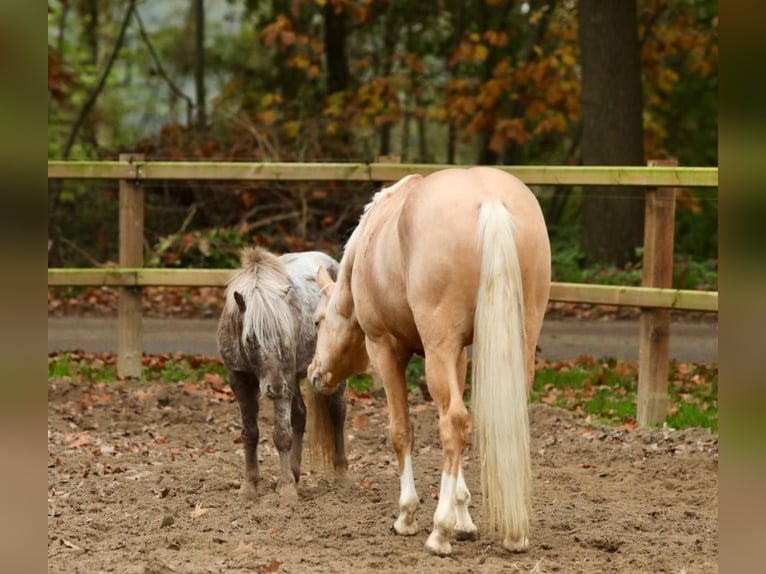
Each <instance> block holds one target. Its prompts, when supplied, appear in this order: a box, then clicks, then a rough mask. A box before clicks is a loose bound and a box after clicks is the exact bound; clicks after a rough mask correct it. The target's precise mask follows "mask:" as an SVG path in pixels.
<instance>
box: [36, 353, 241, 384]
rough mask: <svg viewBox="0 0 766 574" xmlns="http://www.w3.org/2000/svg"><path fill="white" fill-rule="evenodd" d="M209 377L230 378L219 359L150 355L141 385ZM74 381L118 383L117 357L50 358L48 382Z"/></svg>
mask: <svg viewBox="0 0 766 574" xmlns="http://www.w3.org/2000/svg"><path fill="white" fill-rule="evenodd" d="M209 374H216V375H220V376H221V377H226V369H225V368H224V366H223V364H222V363H221V362H220V361H219V360H218V359H217V358H215V357H197V356H193V355H188V356H187V355H182V354H174V355H148V356H144V357H143V359H142V368H141V381H143V382H150V381H157V382H168V383H176V382H189V383H201V382H203V381H204V380H205V376H206V375H209ZM63 377H70V378H72V379H75V380H78V381H83V382H88V383H104V382H112V381H116V380H118V377H117V357H116V355H114V354H111V353H77V352H75V353H63V354H57V355H53V356H49V357H48V378H49V379H58V378H63Z"/></svg>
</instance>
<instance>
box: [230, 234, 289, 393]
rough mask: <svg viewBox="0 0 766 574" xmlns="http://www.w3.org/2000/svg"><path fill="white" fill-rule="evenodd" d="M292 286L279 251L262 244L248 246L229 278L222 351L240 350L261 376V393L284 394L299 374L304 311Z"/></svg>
mask: <svg viewBox="0 0 766 574" xmlns="http://www.w3.org/2000/svg"><path fill="white" fill-rule="evenodd" d="M291 291H292V289H291V285H290V282H289V280H288V278H287V275H286V272H285V269H284V266H283V264H282V262H281V261H280V259H279V258H278V257H277V256H275V255H273V254H272V253H269V252H268V251H266V250H265V249H262V248H250V249H245V250H243V252H242V269H241V270H239V271H237V272H236V273H235V274H234V275H233V276H232V279H231V280H230V282H229V285H228V288H227V293H226V304H225V306H224V312H223V314H222V320H221V322H220V324H219V347H221V351H222V354H224V352H225V353H226V354H229V355H230V354H238V355H239V356H240V357H241V360H242V361H244V363H245V365H246V366H247V369H249V370H250V371H252V372H253V373H254V374H255V375H256V376H257V378H258V381H259V384H260V391H261V394H263V395H265V396H267V397H269V398H270V399H276V398H279V397H282V396H283V395H284V394H285V393H286V392H287V391H288V382H289V381H290V380H291V379H294V377H295V353H296V351H295V348H296V335H295V316H296V315H298V314H299V311H298V310H296V309H295V308H294V306H295V301H294V298H293V297H291ZM221 342H223V344H222V343H221ZM231 362H232V363H233V364H236V363H238V361H237V360H236V359H234V360H232V361H231Z"/></svg>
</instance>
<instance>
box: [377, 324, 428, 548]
mask: <svg viewBox="0 0 766 574" xmlns="http://www.w3.org/2000/svg"><path fill="white" fill-rule="evenodd" d="M398 351H399V350H398V349H396V348H395V347H393V346H392V345H390V344H387V343H386V342H373V341H371V340H370V339H369V338H368V339H367V353H368V355H369V357H370V362H371V363H372V365H373V367H374V369H375V371H376V372H377V373H378V375H379V376H380V378H381V379H382V380H383V387H384V389H385V391H386V399H387V401H388V433H389V436H390V438H391V444H392V445H393V447H394V451H396V458H397V461H398V463H399V480H400V489H401V490H400V494H399V517H398V518H397V519H396V522H394V530H395V531H396V533H397V534H402V535H404V536H412V535H414V534H417V532H418V530H419V528H418V523H417V521H416V520H415V512H416V511H417V509H418V506H419V505H420V498H418V493H417V490H416V489H415V475H414V474H413V471H412V449H413V444H414V441H415V436H414V433H413V429H412V425H411V424H410V417H409V405H408V402H407V381H406V379H405V376H404V373H405V369H406V367H407V363H408V361H409V358H410V355H409V354H407V353H402V352H398Z"/></svg>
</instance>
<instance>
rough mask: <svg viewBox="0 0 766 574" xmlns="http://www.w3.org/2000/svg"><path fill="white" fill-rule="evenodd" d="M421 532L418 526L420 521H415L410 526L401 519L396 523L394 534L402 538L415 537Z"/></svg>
mask: <svg viewBox="0 0 766 574" xmlns="http://www.w3.org/2000/svg"><path fill="white" fill-rule="evenodd" d="M419 530H420V527H419V526H418V521H417V520H413V521H412V522H410V523H409V524H407V522H405V521H404V520H403V519H402V518H401V517H400V518H397V519H396V522H394V532H396V533H397V534H398V535H400V536H414V535H415V534H417V533H418V531H419Z"/></svg>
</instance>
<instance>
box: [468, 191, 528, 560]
mask: <svg viewBox="0 0 766 574" xmlns="http://www.w3.org/2000/svg"><path fill="white" fill-rule="evenodd" d="M513 228H514V226H513V221H512V219H511V215H510V213H509V212H508V210H507V209H506V208H505V206H504V205H503V204H502V203H500V202H488V203H484V204H482V206H481V210H480V212H479V238H480V243H481V252H482V254H481V277H480V281H479V291H478V295H477V300H476V315H475V318H474V338H473V373H472V378H473V383H472V386H473V404H474V409H475V413H476V427H475V428H476V432H477V437H478V445H479V449H480V450H479V452H480V457H481V486H482V493H483V496H482V498H483V510H484V516H485V520H486V521H487V523H488V527H489V528H488V530H489V533H490V534H500V535H501V536H502V537H503V543H504V545H505V547H506V548H508V549H509V550H524V549H525V548H526V546H527V536H528V532H529V500H530V494H531V483H532V470H531V460H530V454H529V419H528V414H527V379H526V369H525V361H524V352H525V351H524V349H525V345H524V338H525V336H524V333H525V331H524V292H523V287H522V283H521V269H520V267H519V257H518V253H517V250H516V241H515V239H514V235H513Z"/></svg>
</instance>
